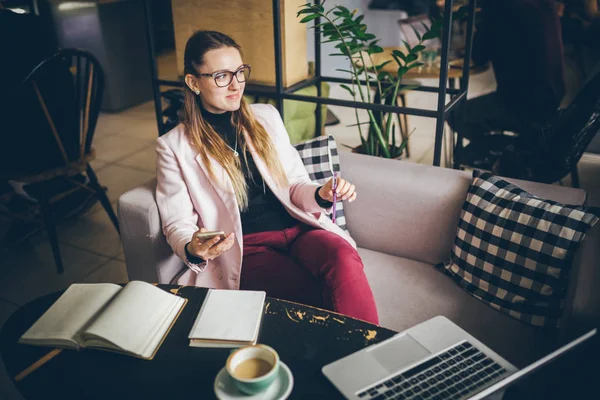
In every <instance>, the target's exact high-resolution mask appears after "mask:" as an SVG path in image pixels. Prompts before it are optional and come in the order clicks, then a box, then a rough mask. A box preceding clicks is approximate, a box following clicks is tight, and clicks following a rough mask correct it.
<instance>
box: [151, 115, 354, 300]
mask: <svg viewBox="0 0 600 400" xmlns="http://www.w3.org/2000/svg"><path fill="white" fill-rule="evenodd" d="M251 110H252V112H253V113H254V116H255V118H256V119H257V121H258V122H260V123H261V124H262V125H263V126H264V127H265V129H266V130H267V132H268V133H269V134H270V136H271V140H272V141H273V143H274V145H275V149H276V151H277V154H278V155H279V158H280V160H281V163H282V164H283V167H284V169H285V172H286V174H287V178H288V180H289V187H287V188H280V187H278V186H276V185H275V182H274V180H273V177H272V176H271V174H270V172H269V170H268V169H267V166H266V164H265V163H264V162H263V160H261V159H260V157H258V156H257V155H256V151H255V149H254V146H253V145H252V140H251V136H250V135H248V133H247V132H244V135H245V137H246V141H247V143H248V150H249V151H250V153H251V155H252V157H253V159H254V162H255V163H256V166H257V168H258V170H259V171H260V173H261V175H262V177H263V179H264V181H265V183H266V184H267V185H268V186H269V188H270V189H271V190H272V191H273V193H274V194H275V196H276V197H277V198H278V199H279V200H280V201H281V203H282V204H283V205H284V206H285V208H286V209H287V211H288V212H289V213H290V215H292V216H293V217H294V218H296V219H297V220H299V221H301V222H304V223H305V224H307V225H310V226H313V227H316V228H322V229H326V230H328V231H330V232H333V233H336V234H338V235H340V236H342V237H343V238H345V239H346V240H347V241H348V242H350V243H351V244H352V245H353V246H354V247H356V244H355V243H354V240H352V238H351V237H350V236H349V235H348V234H347V233H346V232H344V231H343V230H341V229H340V228H339V227H338V226H337V225H336V224H334V223H333V222H332V221H331V219H329V218H328V217H327V216H326V213H329V212H330V210H324V209H322V208H321V207H319V205H318V204H317V203H316V201H315V190H316V188H317V187H319V185H318V184H316V183H313V182H312V181H311V180H310V179H309V177H308V173H307V172H306V169H305V168H304V165H303V164H302V161H301V159H300V156H299V155H298V152H297V151H296V149H295V148H294V147H293V146H292V145H291V143H290V140H289V136H288V134H287V131H286V129H285V126H284V125H283V121H282V120H281V116H280V115H279V112H278V111H277V109H276V108H275V107H273V106H272V105H269V104H253V105H251ZM156 152H157V154H158V158H157V187H156V202H157V204H158V209H159V212H160V216H161V219H162V226H163V232H164V234H165V236H166V238H167V242H168V243H169V245H170V246H171V248H172V249H173V251H174V252H175V254H177V256H178V257H179V258H181V259H182V260H183V261H184V263H185V264H186V265H187V266H188V267H189V268H188V269H187V270H186V271H185V273H184V274H183V275H181V276H180V277H179V279H178V281H177V282H178V283H179V284H181V285H195V286H202V287H210V288H221V289H239V287H240V272H241V267H242V255H243V245H244V243H243V232H242V224H241V218H240V212H239V209H238V205H237V200H236V198H235V194H234V192H233V185H232V183H231V179H230V178H229V175H227V172H226V171H225V169H224V168H223V167H222V166H221V165H220V164H219V163H218V162H217V161H216V160H214V159H212V158H211V159H210V163H211V167H212V170H213V171H214V174H215V177H216V181H213V180H211V179H210V176H209V174H208V168H207V166H206V165H205V164H204V163H203V162H202V158H201V157H200V155H199V153H198V151H197V150H196V149H195V148H194V147H193V146H192V145H191V143H190V141H189V140H188V138H187V136H186V135H185V132H184V127H183V125H179V126H177V127H175V128H174V129H173V130H171V131H170V132H168V133H167V134H166V135H164V136H162V137H160V138H158V140H157V143H156ZM200 227H205V228H206V229H208V230H222V231H225V232H226V233H229V232H234V233H235V241H236V243H235V244H234V245H233V246H232V247H231V249H229V250H228V251H226V252H225V253H223V254H222V255H220V256H219V257H217V258H216V259H214V260H212V261H209V262H207V263H206V264H204V265H202V266H200V267H198V266H195V265H193V264H189V263H188V262H187V260H186V256H185V245H186V244H187V243H188V242H190V240H191V239H192V235H193V233H194V232H196V231H197V230H198V229H199V228H200Z"/></svg>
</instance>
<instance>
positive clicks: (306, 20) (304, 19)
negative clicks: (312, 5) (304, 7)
mask: <svg viewBox="0 0 600 400" xmlns="http://www.w3.org/2000/svg"><path fill="white" fill-rule="evenodd" d="M318 16H319V14H312V15H307V16H306V17H304V18H302V19H301V20H300V23H301V24H304V23H307V22H309V21H312V20H313V19H315V18H317V17H318Z"/></svg>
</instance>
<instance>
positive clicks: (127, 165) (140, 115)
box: [0, 0, 600, 400]
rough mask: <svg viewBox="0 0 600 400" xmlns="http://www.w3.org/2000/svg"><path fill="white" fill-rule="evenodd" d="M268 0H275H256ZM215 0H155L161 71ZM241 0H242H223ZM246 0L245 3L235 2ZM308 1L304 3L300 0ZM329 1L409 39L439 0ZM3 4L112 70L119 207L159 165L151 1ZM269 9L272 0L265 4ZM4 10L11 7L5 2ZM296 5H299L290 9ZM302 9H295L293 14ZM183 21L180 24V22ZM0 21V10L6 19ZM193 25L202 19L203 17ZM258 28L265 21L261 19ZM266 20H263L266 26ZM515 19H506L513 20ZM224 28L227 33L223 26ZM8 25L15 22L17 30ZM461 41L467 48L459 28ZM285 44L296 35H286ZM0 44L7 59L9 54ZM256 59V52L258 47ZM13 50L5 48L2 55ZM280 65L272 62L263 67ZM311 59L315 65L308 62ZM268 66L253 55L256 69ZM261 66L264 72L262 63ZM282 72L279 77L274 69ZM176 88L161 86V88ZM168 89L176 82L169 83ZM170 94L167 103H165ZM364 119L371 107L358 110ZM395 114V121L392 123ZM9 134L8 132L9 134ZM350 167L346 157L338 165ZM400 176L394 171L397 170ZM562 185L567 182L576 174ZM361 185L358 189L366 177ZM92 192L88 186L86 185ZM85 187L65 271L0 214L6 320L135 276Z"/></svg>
mask: <svg viewBox="0 0 600 400" xmlns="http://www.w3.org/2000/svg"><path fill="white" fill-rule="evenodd" d="M253 1H255V2H259V1H260V2H261V3H266V4H268V3H271V2H270V1H267V0H253ZM209 3H212V4H213V5H214V4H216V3H219V2H214V1H207V0H173V1H172V2H171V1H167V0H164V1H163V0H153V1H150V4H151V10H152V30H153V37H154V47H155V49H154V50H155V52H154V57H155V60H156V65H157V68H158V77H159V78H160V79H165V80H177V79H179V70H180V68H179V67H178V61H179V62H181V60H177V56H178V55H180V52H181V51H182V49H181V48H176V47H177V44H178V43H179V41H178V40H177V39H178V38H179V37H180V36H178V33H180V34H181V35H183V34H188V32H190V31H189V29H190V27H189V26H183V23H182V25H181V27H180V28H181V32H177V28H178V26H177V16H178V15H180V13H179V14H178V11H177V10H176V9H175V6H181V7H185V8H186V9H187V10H192V12H194V11H198V10H199V9H200V8H201V7H202V6H203V5H206V6H209ZM225 3H227V4H229V3H232V4H233V3H235V2H234V1H227V2H223V4H225ZM238 3H244V2H238ZM302 3H303V2H299V4H302ZM328 3H331V4H330V5H333V4H338V5H343V6H345V7H347V8H348V9H350V10H355V9H356V10H358V13H361V14H364V15H365V18H364V22H365V23H366V24H367V26H368V27H369V31H370V32H371V33H373V34H375V35H376V36H377V37H378V38H379V39H380V43H379V45H380V46H382V47H399V46H401V45H402V40H403V39H408V37H407V36H410V33H411V30H410V29H406V28H404V29H402V26H401V24H399V21H402V20H406V19H407V18H409V17H414V16H415V15H419V14H420V13H425V14H427V13H428V8H427V7H435V5H434V4H432V3H434V2H432V1H429V2H428V1H423V2H418V1H376V0H335V1H334V0H328ZM2 4H3V5H4V7H5V8H6V9H8V10H10V11H12V12H15V13H19V14H34V15H38V18H39V23H40V24H41V26H42V27H43V28H42V32H45V33H46V35H48V40H54V41H55V44H56V46H57V47H78V48H83V49H84V50H87V51H89V52H91V53H92V54H94V55H95V56H96V57H97V58H98V59H99V60H100V62H101V64H102V67H103V69H104V72H105V75H106V82H105V85H106V91H105V98H104V102H103V104H102V107H101V112H100V116H99V119H98V122H97V126H96V130H95V134H94V139H93V147H94V149H95V153H96V158H95V160H94V161H92V167H93V169H94V170H95V172H96V174H97V177H98V181H99V182H100V183H101V185H102V186H105V187H106V188H107V192H106V193H107V195H108V198H109V200H110V202H111V204H112V206H113V208H114V209H115V210H116V208H117V201H118V199H119V196H120V195H121V194H123V193H124V192H126V191H127V190H129V189H132V188H134V187H137V186H139V185H141V184H143V183H145V182H147V181H149V180H151V179H153V178H154V177H155V176H156V174H155V141H156V138H157V137H158V128H157V120H156V115H155V104H154V100H153V89H152V82H151V70H150V56H149V51H148V41H147V36H146V21H145V16H144V8H143V2H142V1H137V0H110V1H101V0H98V1H60V0H31V1H17V0H14V1H12V0H10V1H4V2H2ZM266 8H268V7H266ZM6 9H5V10H4V11H3V12H7V11H8V10H6ZM212 9H213V10H216V11H215V12H217V14H216V17H217V18H218V13H223V14H225V13H236V12H240V11H242V10H241V9H236V8H235V7H233V8H232V7H229V8H227V7H221V8H220V9H219V6H218V4H217V6H215V7H212ZM294 14H295V13H294ZM294 17H295V15H294ZM174 20H175V23H174ZM0 21H1V20H0ZM264 23H265V24H267V25H268V24H269V23H271V24H272V19H271V16H270V15H265V22H264ZM297 25H298V26H297V27H295V28H294V29H295V30H296V31H297V30H298V29H297V28H298V27H300V29H301V30H302V35H303V36H304V37H302V38H301V39H305V42H304V43H303V45H304V46H305V48H306V51H305V55H304V54H299V55H297V60H296V61H297V62H298V63H301V64H302V65H305V66H306V68H305V70H306V74H307V75H306V76H308V73H309V64H310V63H312V62H314V58H315V56H314V36H313V35H314V33H313V30H311V29H306V25H305V24H300V23H298V24H297ZM5 28H6V27H2V26H0V30H1V31H2V36H0V41H5V40H9V39H8V38H7V36H6V32H5ZM197 28H201V26H198V27H197ZM258 28H261V27H258ZM262 28H264V27H262ZM507 29H510V28H509V26H508V25H507ZM226 33H227V32H226ZM9 34H10V32H9ZM456 36H457V39H456V41H453V45H454V46H455V48H454V49H455V50H456V49H460V29H458V30H457V35H456ZM288 45H289V43H288ZM267 47H268V46H266V45H265V44H264V43H257V44H256V48H255V49H248V48H246V51H248V52H249V53H256V52H257V51H259V52H263V53H265V54H267V55H270V56H268V57H267V56H265V61H264V63H266V64H268V63H269V62H272V61H273V56H272V52H273V49H272V48H267ZM333 52H334V48H333V44H324V45H322V57H321V58H322V64H321V69H322V71H321V72H322V75H323V76H332V77H346V75H345V73H344V72H340V71H339V70H338V69H342V68H346V67H347V61H346V60H345V59H344V58H342V57H331V56H328V55H329V54H331V53H333ZM2 58H3V57H2V55H0V59H2ZM257 59H260V58H257ZM6 61H7V60H5V59H2V61H0V62H2V63H4V62H6ZM269 68H270V70H271V71H272V70H273V67H272V65H271V66H267V69H269ZM311 68H314V65H313V66H312V67H311ZM259 70H260V65H253V74H254V73H255V71H256V72H258V71H259ZM259 75H260V74H259ZM272 79H274V78H272ZM416 80H417V81H418V82H419V83H421V84H424V85H428V86H435V85H437V84H438V82H437V79H434V78H422V79H419V78H417V79H416ZM495 87H496V82H495V79H494V73H493V71H492V68H491V67H490V68H487V69H485V70H483V71H478V72H477V73H472V74H471V77H470V80H469V91H468V98H473V97H476V96H480V95H483V94H486V93H490V92H492V91H494V89H495ZM168 89H170V88H164V87H161V90H168ZM171 89H172V88H171ZM328 95H329V97H331V98H337V99H345V100H351V97H350V95H349V94H348V93H347V92H346V91H345V90H343V88H341V87H340V85H339V84H338V83H331V84H330V87H329V94H328ZM405 100H406V104H407V105H408V106H409V107H414V108H421V109H429V110H434V109H435V108H436V106H437V96H436V95H435V94H432V93H426V92H421V91H407V92H406V93H405ZM168 105H169V103H168V99H166V98H164V97H163V99H162V106H163V107H168ZM358 113H359V116H360V117H362V118H366V111H365V110H359V111H358ZM324 117H325V118H326V126H325V127H324V134H326V135H332V136H333V137H334V138H335V140H336V142H337V144H338V149H339V151H351V150H352V148H353V147H356V146H358V145H360V143H361V142H360V139H359V133H358V128H357V127H356V126H352V125H353V124H355V123H356V119H355V110H354V109H352V108H346V107H341V106H327V113H326V114H325V115H324ZM395 123H397V121H396V122H395ZM407 125H408V131H410V132H412V134H411V136H410V141H409V150H410V154H409V156H406V155H404V156H403V157H402V159H403V161H402V162H411V163H420V164H426V165H432V163H433V155H434V139H435V138H434V136H435V135H434V132H435V126H436V120H435V119H434V118H425V117H417V116H408V117H407ZM449 132H450V131H449V128H448V127H446V135H445V137H446V140H445V141H444V144H443V147H442V150H443V151H442V158H441V166H442V167H452V159H451V157H452V149H451V144H450V142H449V140H450V139H448V137H449V135H450V133H449ZM4 134H5V133H2V135H4ZM578 167H579V176H580V182H581V187H582V188H583V189H584V190H586V191H587V192H588V196H590V199H591V202H592V205H600V135H598V136H597V137H596V138H595V139H594V140H593V141H592V143H591V144H590V145H589V146H588V148H587V150H586V152H585V154H584V155H583V157H582V158H581V160H580V162H579V164H578ZM342 168H343V166H342ZM392 179H393V178H392ZM555 184H557V185H565V186H569V185H570V184H571V181H570V177H566V178H565V179H563V180H562V181H560V182H556V183H555ZM12 188H13V190H14V191H16V192H17V193H20V196H17V197H15V196H9V195H8V194H7V190H5V191H4V192H1V191H0V207H1V208H2V209H3V210H4V211H7V210H8V211H13V212H14V211H15V210H18V211H22V210H28V209H29V206H30V205H31V202H32V201H34V200H32V199H31V198H30V197H29V193H28V192H27V187H26V186H23V185H20V186H19V185H18V184H15V186H13V187H12ZM359 190H360V188H359ZM84 192H85V191H84ZM88 197H89V196H87V195H85V194H81V195H79V196H74V198H73V199H72V200H71V203H66V204H65V205H64V206H63V210H61V211H60V212H59V218H58V221H57V232H58V239H59V243H60V249H61V253H62V258H63V262H64V273H62V274H57V271H56V267H55V263H54V258H53V255H52V250H51V246H50V243H49V239H48V234H47V233H46V231H45V230H44V227H43V224H42V225H40V224H39V223H37V222H36V221H34V218H29V219H25V220H24V221H18V220H13V219H11V218H8V217H7V216H6V214H2V213H0V326H2V324H3V323H4V322H5V321H6V319H7V318H8V317H9V316H10V314H11V313H12V312H13V311H15V310H16V309H17V308H18V307H19V306H22V305H24V304H26V303H27V302H28V301H31V300H32V299H34V298H36V297H39V296H41V295H43V294H47V293H50V292H53V291H57V290H60V289H64V288H65V287H67V286H68V285H69V284H71V283H74V282H115V283H123V282H126V281H127V280H128V276H127V270H126V266H125V259H124V256H123V249H122V246H121V243H120V240H119V236H118V234H117V232H116V230H115V229H114V227H113V225H112V223H111V221H110V218H109V217H108V215H107V213H106V212H105V211H104V209H103V208H102V206H101V205H100V203H99V202H98V201H96V200H93V199H88ZM0 398H1V399H7V400H8V399H20V398H21V397H20V395H19V394H18V393H17V391H16V389H14V387H13V385H12V383H11V381H10V380H9V378H8V376H6V371H5V369H4V366H3V364H2V363H1V362H0Z"/></svg>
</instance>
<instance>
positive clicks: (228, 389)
mask: <svg viewBox="0 0 600 400" xmlns="http://www.w3.org/2000/svg"><path fill="white" fill-rule="evenodd" d="M293 387H294V376H293V375H292V371H290V369H289V368H288V366H287V365H285V364H284V363H283V362H282V361H279V372H278V374H277V377H276V378H275V380H274V381H273V383H272V384H271V385H269V387H268V388H267V390H265V391H264V392H261V393H258V394H255V395H252V396H250V395H247V394H244V393H242V392H240V391H239V390H238V388H237V387H235V384H234V383H233V379H231V377H230V376H229V374H228V373H227V371H226V370H225V367H223V368H222V369H221V371H219V373H218V374H217V377H216V378H215V394H216V395H217V398H218V399H219V400H230V399H244V400H280V399H281V400H283V399H287V398H288V396H289V395H290V393H292V388H293Z"/></svg>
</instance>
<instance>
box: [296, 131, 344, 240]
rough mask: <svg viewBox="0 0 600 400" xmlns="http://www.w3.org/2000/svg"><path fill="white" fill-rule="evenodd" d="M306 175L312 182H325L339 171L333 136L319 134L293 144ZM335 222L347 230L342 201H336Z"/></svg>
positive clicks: (338, 158)
mask: <svg viewBox="0 0 600 400" xmlns="http://www.w3.org/2000/svg"><path fill="white" fill-rule="evenodd" d="M294 147H296V150H298V153H299V154H300V158H301V159H302V162H303V163H304V167H305V168H306V171H307V172H308V176H309V177H310V179H311V180H312V181H313V182H317V183H320V184H325V183H326V182H327V181H328V180H329V179H331V178H332V177H333V172H334V171H335V172H337V173H338V175H339V172H340V157H339V155H338V149H337V144H336V143H335V140H334V139H333V136H331V135H329V136H319V137H316V138H314V139H310V140H307V141H304V142H301V143H298V144H296V145H294ZM335 210H336V212H335V215H336V217H335V223H336V224H337V225H338V226H339V227H340V228H342V229H343V230H345V231H347V230H348V229H347V228H346V217H344V203H343V202H342V201H338V202H337V203H336V206H335Z"/></svg>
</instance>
